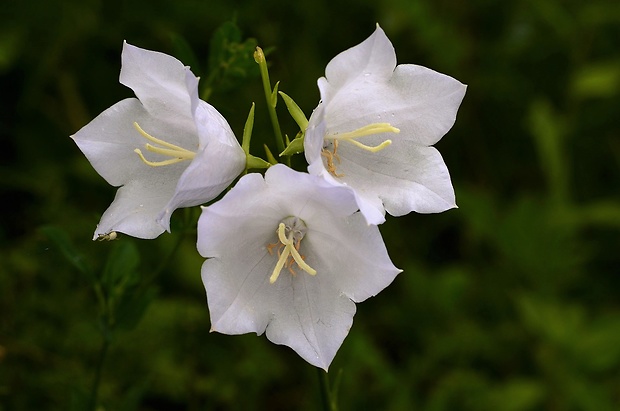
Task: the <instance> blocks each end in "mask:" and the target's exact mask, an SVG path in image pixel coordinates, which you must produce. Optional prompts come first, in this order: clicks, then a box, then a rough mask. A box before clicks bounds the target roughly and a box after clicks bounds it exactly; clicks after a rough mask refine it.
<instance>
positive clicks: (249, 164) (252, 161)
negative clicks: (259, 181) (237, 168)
mask: <svg viewBox="0 0 620 411" xmlns="http://www.w3.org/2000/svg"><path fill="white" fill-rule="evenodd" d="M269 167H271V163H268V162H267V161H265V160H263V159H262V158H260V157H256V156H253V155H252V154H246V155H245V169H246V170H249V169H266V168H269Z"/></svg>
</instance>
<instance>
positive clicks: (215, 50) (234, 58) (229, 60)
mask: <svg viewBox="0 0 620 411" xmlns="http://www.w3.org/2000/svg"><path fill="white" fill-rule="evenodd" d="M256 45H257V42H256V40H255V39H252V38H249V39H246V40H245V41H243V40H242V33H241V30H240V29H239V27H237V25H236V24H235V22H234V21H228V22H226V23H224V24H222V25H221V26H220V27H219V28H218V29H217V30H216V31H215V33H213V36H212V37H211V41H210V42H209V64H208V70H209V74H208V76H207V78H206V79H205V81H204V84H203V87H204V89H203V92H202V93H201V97H202V98H203V99H205V100H207V99H208V97H209V96H210V95H211V94H212V92H213V91H214V89H217V90H219V91H224V90H227V89H229V88H231V87H234V86H236V85H238V84H239V82H241V81H244V80H246V79H249V78H253V77H256V76H258V74H259V70H258V67H256V64H255V63H254V59H253V57H252V56H253V53H254V50H255V49H256Z"/></svg>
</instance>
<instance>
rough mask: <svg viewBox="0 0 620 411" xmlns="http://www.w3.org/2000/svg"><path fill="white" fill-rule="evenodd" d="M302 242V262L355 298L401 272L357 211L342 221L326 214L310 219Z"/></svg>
mask: <svg viewBox="0 0 620 411" xmlns="http://www.w3.org/2000/svg"><path fill="white" fill-rule="evenodd" d="M309 224H311V226H310V228H311V229H310V230H309V232H308V234H307V235H306V237H305V238H304V241H303V242H302V247H301V251H300V252H302V253H304V254H306V262H307V263H308V264H309V265H310V266H311V267H313V268H314V269H315V270H316V271H317V274H316V277H317V278H320V279H321V281H328V282H329V283H330V284H331V286H332V287H333V288H334V289H336V290H339V291H340V292H342V293H343V294H345V295H346V296H348V297H349V298H350V299H351V300H353V301H355V302H362V301H364V300H366V299H367V298H369V297H372V296H374V295H377V294H378V293H379V292H380V291H381V290H383V289H384V288H385V287H387V286H388V285H390V284H391V283H392V281H393V280H394V278H395V277H396V275H397V274H398V273H400V272H401V270H399V269H398V268H396V267H395V266H394V264H393V263H392V261H391V260H390V257H389V256H388V253H387V249H386V248H385V244H384V243H383V239H382V238H381V233H380V232H379V228H378V227H377V226H376V225H368V224H366V221H365V219H364V216H363V215H362V214H361V213H356V214H354V215H352V216H350V217H348V218H347V219H346V221H340V222H338V221H333V220H331V219H329V218H323V219H316V220H313V221H311V222H309Z"/></svg>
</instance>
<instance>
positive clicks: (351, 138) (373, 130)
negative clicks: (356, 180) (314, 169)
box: [321, 123, 400, 177]
mask: <svg viewBox="0 0 620 411" xmlns="http://www.w3.org/2000/svg"><path fill="white" fill-rule="evenodd" d="M380 133H400V129H398V128H396V127H394V126H392V125H391V124H390V123H372V124H368V125H366V126H364V127H360V128H358V129H357V130H353V131H348V132H346V133H334V134H328V135H326V136H325V140H328V141H330V140H331V143H332V148H333V150H332V151H330V150H329V149H328V148H327V147H325V148H323V150H322V151H321V155H322V156H323V157H325V159H326V161H327V171H329V173H330V174H331V175H333V176H334V177H344V174H338V172H337V170H336V165H335V163H334V160H336V161H337V162H338V163H340V156H339V155H338V142H339V141H346V142H349V143H351V144H353V145H354V146H356V147H359V148H361V149H363V150H366V151H369V152H371V153H376V152H379V151H381V150H383V149H384V148H386V147H387V146H389V145H390V144H392V140H390V139H387V140H385V141H383V142H382V143H381V144H377V145H376V146H369V145H367V144H364V143H361V142H359V141H357V139H358V138H361V137H366V136H370V135H373V134H380Z"/></svg>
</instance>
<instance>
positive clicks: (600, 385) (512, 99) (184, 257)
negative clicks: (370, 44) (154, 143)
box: [0, 0, 620, 411]
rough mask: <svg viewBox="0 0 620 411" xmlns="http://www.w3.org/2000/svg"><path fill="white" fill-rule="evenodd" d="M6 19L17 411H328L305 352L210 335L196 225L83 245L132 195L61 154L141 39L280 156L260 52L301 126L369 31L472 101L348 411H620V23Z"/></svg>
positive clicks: (209, 11) (446, 7) (543, 16)
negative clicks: (448, 206) (115, 204)
mask: <svg viewBox="0 0 620 411" xmlns="http://www.w3.org/2000/svg"><path fill="white" fill-rule="evenodd" d="M2 8H3V11H2V13H1V14H0V23H1V24H0V76H1V77H0V84H1V90H2V99H3V104H2V108H3V109H2V111H0V139H1V142H2V146H3V148H4V150H3V156H2V161H1V162H0V192H1V195H2V200H3V205H4V210H5V211H4V212H3V213H2V216H1V217H0V219H1V220H0V222H1V223H0V262H1V264H0V411H9V410H45V409H50V410H56V409H58V410H67V409H76V410H78V409H79V410H81V409H85V408H87V407H88V404H89V403H91V402H92V390H91V388H92V386H93V384H94V382H95V380H96V379H97V378H100V384H99V390H98V400H97V402H98V403H99V404H100V408H99V409H101V410H103V409H106V410H127V411H130V410H192V411H193V410H212V409H216V410H220V409H235V410H252V409H270V410H279V409H282V410H284V409H299V410H314V409H317V408H318V407H319V404H320V399H319V386H318V382H317V379H316V371H315V370H314V368H313V367H311V366H309V365H307V364H305V363H304V362H303V361H302V360H300V359H299V358H298V357H297V356H296V355H295V354H294V353H293V352H292V351H291V350H290V349H288V348H286V347H280V346H276V345H273V344H271V343H269V342H268V341H267V340H266V338H264V337H256V336H254V335H243V336H234V337H231V336H225V335H219V334H210V333H209V318H208V311H207V307H206V303H205V297H204V290H203V287H202V282H201V279H200V265H201V263H202V259H201V258H200V256H199V255H198V254H197V252H196V250H195V232H194V231H192V228H191V227H192V224H191V222H192V221H195V218H196V214H195V212H194V211H188V212H183V211H178V212H177V213H175V216H174V217H173V234H166V235H163V236H161V237H160V238H158V239H156V240H153V241H140V240H135V239H132V238H129V237H124V236H121V238H120V239H118V240H116V241H113V242H91V241H90V238H91V233H92V231H93V230H94V227H95V225H96V224H97V222H98V219H99V216H100V215H101V213H102V212H103V211H104V210H105V208H106V207H107V206H108V205H109V203H110V201H111V200H112V198H113V196H114V191H115V189H114V188H112V187H108V186H107V185H106V184H105V182H104V181H103V179H102V178H100V177H99V176H98V175H97V174H96V172H95V171H94V170H92V168H91V167H90V165H89V164H88V162H87V161H86V159H85V158H84V157H83V156H82V155H81V153H80V152H79V150H78V149H77V147H76V146H75V145H74V143H73V142H72V141H71V140H70V139H69V138H68V136H69V135H70V134H73V133H75V132H76V131H77V130H78V129H79V128H80V127H82V126H83V125H85V124H86V123H87V122H88V121H90V120H91V119H92V118H93V117H94V116H95V115H96V114H98V113H99V112H101V111H102V110H104V109H105V108H107V107H109V106H110V105H112V104H114V103H115V102H117V101H119V100H120V99H122V98H125V97H129V96H131V95H132V94H131V91H130V90H128V89H126V88H124V87H123V86H122V85H120V84H118V82H117V78H118V73H119V68H120V50H121V45H122V41H123V40H124V39H126V40H127V41H128V42H130V43H132V44H135V45H138V46H141V47H144V48H149V49H154V50H158V51H162V52H165V53H168V54H172V55H175V56H176V57H178V58H180V59H181V60H182V61H183V62H184V63H185V64H188V65H191V66H192V68H193V70H194V72H195V73H196V74H197V75H199V76H201V78H202V80H201V87H202V88H201V93H202V95H203V97H206V98H208V99H209V101H210V102H211V103H212V104H213V105H214V106H215V107H216V108H217V109H218V110H220V111H221V112H222V114H223V115H224V116H225V117H226V118H227V119H228V120H229V122H230V124H231V126H232V128H233V130H234V131H235V133H236V134H237V136H239V137H240V136H241V132H242V129H243V124H244V122H245V118H246V116H247V111H248V109H249V107H250V105H251V103H252V102H253V101H254V102H256V124H255V126H254V130H255V137H254V139H253V141H252V144H253V152H255V153H256V154H262V144H263V143H265V142H270V141H271V138H272V137H271V136H270V132H271V131H270V130H271V128H270V125H269V122H268V121H269V119H268V116H267V111H266V107H265V102H264V99H263V97H262V90H261V85H260V80H259V79H258V77H257V69H256V67H255V66H254V65H253V62H252V57H251V54H250V52H251V50H252V49H253V48H254V46H255V45H256V44H260V45H261V46H262V47H263V48H266V49H267V50H270V54H269V55H268V59H269V62H270V66H271V69H270V70H271V78H272V81H274V82H275V81H277V80H280V81H281V84H280V89H281V90H283V91H284V92H286V93H287V94H288V95H290V96H291V97H293V98H294V99H295V101H296V102H297V103H298V104H299V106H300V107H301V108H302V109H303V110H304V111H305V112H306V114H307V115H309V114H310V113H311V110H312V109H313V108H314V107H315V106H316V104H317V101H318V90H317V89H316V79H317V78H318V77H320V76H321V75H322V74H323V72H324V68H325V65H326V64H327V62H328V61H329V60H330V59H331V58H332V57H334V56H335V55H336V54H337V53H339V52H340V51H343V50H344V49H346V48H348V47H350V46H353V45H355V44H357V43H359V42H360V41H362V40H363V39H365V38H366V37H367V36H368V35H370V33H372V31H373V30H374V26H375V23H377V22H378V23H380V24H381V26H382V27H383V28H384V30H385V31H386V33H387V35H388V36H389V37H390V39H391V40H392V41H393V43H394V46H395V48H396V52H397V56H398V59H399V62H400V63H416V64H421V65H424V66H427V67H430V68H433V69H435V70H438V71H440V72H443V73H447V74H449V75H452V76H454V77H456V78H457V79H459V80H461V81H462V82H464V83H467V84H468V85H469V89H468V93H467V95H466V97H465V100H464V102H463V105H462V107H461V109H460V111H459V115H458V119H457V122H456V125H455V127H454V128H453V129H452V130H451V131H450V132H449V133H448V135H447V136H446V137H445V138H444V139H443V140H442V141H441V142H440V143H439V144H438V148H439V149H440V150H441V152H442V155H443V156H444V158H445V160H446V162H447V164H448V167H449V169H450V171H451V174H452V176H453V181H454V184H455V189H456V193H457V201H458V204H459V206H460V208H459V209H457V210H452V211H450V212H447V213H444V214H439V215H416V214H412V215H409V216H406V217H401V218H398V219H395V218H389V219H388V222H387V223H386V224H385V225H383V226H382V232H383V233H384V236H385V241H386V244H387V247H388V250H389V251H390V254H391V256H392V258H393V260H394V262H395V263H396V265H397V266H399V267H401V268H403V269H404V272H403V273H402V274H401V275H400V276H399V277H398V278H397V279H396V281H395V282H394V284H393V285H391V286H390V287H389V288H388V289H386V290H385V291H384V292H382V293H381V294H379V295H378V296H377V297H375V298H372V299H370V300H368V301H366V302H364V303H362V304H359V305H358V313H357V315H356V317H355V321H354V327H353V328H352V330H351V333H350V335H349V337H348V338H347V339H346V340H345V343H344V345H343V346H342V348H341V350H340V351H339V353H338V355H337V356H336V360H335V361H334V363H333V364H332V367H331V370H332V371H338V370H342V380H341V384H340V390H339V392H340V395H339V396H340V398H339V400H340V406H341V409H343V410H346V409H356V410H363V409H368V410H375V409H381V410H410V409H414V410H428V411H442V410H450V411H458V410H482V411H484V410H508V411H525V410H541V409H547V410H556V411H572V410H592V411H605V410H610V411H611V410H617V409H620V252H619V248H620V241H619V236H618V234H619V230H620V195H619V191H618V188H620V184H619V183H620V172H619V168H620V138H619V136H620V126H619V124H618V121H617V120H618V114H619V113H618V108H619V107H620V53H619V50H620V6H619V5H618V3H617V1H612V0H594V1H591V2H579V1H576V0H545V1H538V0H516V1H513V2H500V1H491V0H473V1H470V2H453V1H448V0H439V1H426V0H416V1H411V0H386V1H383V2H376V1H373V2H371V1H367V0H362V1H353V0H343V1H341V2H325V3H321V2H316V1H313V0H301V1H299V2H281V1H280V2H277V1H274V0H266V1H263V2H253V3H244V2H239V1H223V0H222V1H218V0H214V1H210V2H204V1H199V0H190V1H178V2H166V1H148V2H147V1H145V0H136V1H122V2H121V1H101V0H79V1H78V0H64V1H44V0H32V1H29V2H20V1H16V0H7V1H5V2H4V3H3V6H2ZM278 110H279V111H280V118H281V119H283V132H285V133H288V134H289V135H293V136H294V135H295V132H296V126H295V123H294V121H293V120H291V119H290V117H288V114H287V112H286V108H285V105H284V104H280V105H279V106H278ZM287 122H288V123H287ZM188 227H189V228H188ZM162 256H163V257H162ZM165 256H170V258H168V257H165ZM102 307H103V308H102ZM106 341H108V343H106ZM106 345H107V347H105V349H102V346H106ZM102 352H103V355H102ZM102 357H103V358H104V360H105V361H103V362H102V363H101V366H99V365H98V364H99V363H100V359H101V358H102ZM331 374H335V373H334V372H332V373H330V375H331Z"/></svg>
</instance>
